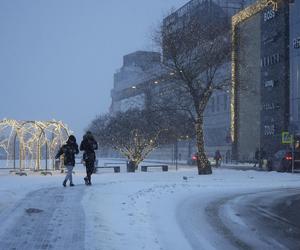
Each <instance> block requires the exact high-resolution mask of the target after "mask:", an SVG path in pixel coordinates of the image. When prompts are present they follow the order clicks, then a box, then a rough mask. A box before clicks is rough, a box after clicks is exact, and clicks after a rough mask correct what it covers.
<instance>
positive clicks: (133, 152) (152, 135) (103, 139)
mask: <svg viewBox="0 0 300 250" xmlns="http://www.w3.org/2000/svg"><path fill="white" fill-rule="evenodd" d="M179 116H180V117H178V118H177V119H176V120H172V119H168V118H167V117H165V114H163V113H162V112H152V111H149V110H138V109H132V110H128V111H126V112H120V113H117V114H116V115H114V116H110V115H103V116H99V117H97V118H96V119H95V120H93V121H92V122H91V124H90V126H89V130H91V131H92V132H93V134H94V135H95V137H96V139H97V141H98V143H99V145H100V146H102V147H111V148H113V149H114V150H116V151H119V152H120V153H121V154H122V155H123V156H124V157H126V158H127V159H128V161H129V162H131V163H132V164H134V167H135V169H136V168H137V167H138V164H139V163H140V162H142V161H143V160H144V159H145V158H146V157H147V156H148V155H149V154H150V153H151V152H152V151H153V150H154V149H155V148H156V147H157V146H158V145H160V144H165V143H169V142H170V141H173V140H174V139H175V138H174V137H176V136H181V135H183V134H184V135H189V134H188V133H189V131H191V129H190V128H188V127H186V126H189V125H190V124H191V123H190V122H184V121H187V119H186V118H183V115H182V114H179ZM181 120H182V121H183V122H181Z"/></svg>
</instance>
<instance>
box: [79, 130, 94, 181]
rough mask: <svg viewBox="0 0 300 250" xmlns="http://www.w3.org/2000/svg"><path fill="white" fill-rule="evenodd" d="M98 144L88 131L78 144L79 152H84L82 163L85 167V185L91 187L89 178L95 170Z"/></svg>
mask: <svg viewBox="0 0 300 250" xmlns="http://www.w3.org/2000/svg"><path fill="white" fill-rule="evenodd" d="M97 149H98V144H97V142H96V140H95V139H94V136H93V135H92V133H91V132H90V131H87V132H86V134H85V135H84V136H83V140H82V142H81V143H80V150H81V151H84V153H83V161H84V162H85V167H86V177H84V182H85V185H92V182H91V176H92V174H93V172H94V169H95V161H96V154H95V150H97Z"/></svg>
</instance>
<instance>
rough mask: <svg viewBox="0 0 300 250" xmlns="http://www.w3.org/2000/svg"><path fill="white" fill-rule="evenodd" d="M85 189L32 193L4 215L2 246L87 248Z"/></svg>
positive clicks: (16, 249)
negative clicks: (85, 240)
mask: <svg viewBox="0 0 300 250" xmlns="http://www.w3.org/2000/svg"><path fill="white" fill-rule="evenodd" d="M83 192H84V189H83V188H82V187H80V186H79V187H78V186H75V187H72V188H70V187H67V188H63V187H57V188H47V189H40V190H38V191H35V192H32V193H29V194H28V195H27V196H26V197H25V198H24V199H23V200H22V201H21V202H19V203H18V204H17V205H16V206H15V207H14V208H13V209H11V210H10V211H6V212H5V213H3V214H1V216H0V221H1V231H0V246H1V249H5V250H19V249H24V250H25V249H26V250H27V249H28V250H32V249H64V250H67V249H72V250H82V249H84V230H85V224H84V220H85V218H84V211H83V208H82V206H81V202H80V201H81V199H82V197H83Z"/></svg>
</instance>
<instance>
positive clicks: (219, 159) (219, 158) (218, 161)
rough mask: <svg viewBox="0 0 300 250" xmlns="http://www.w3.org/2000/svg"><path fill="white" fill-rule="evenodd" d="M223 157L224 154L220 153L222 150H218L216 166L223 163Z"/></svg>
mask: <svg viewBox="0 0 300 250" xmlns="http://www.w3.org/2000/svg"><path fill="white" fill-rule="evenodd" d="M221 159H222V155H221V153H220V150H217V151H216V152H215V161H216V167H219V166H220V165H221V163H220V161H221Z"/></svg>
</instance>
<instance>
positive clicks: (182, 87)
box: [155, 13, 231, 174]
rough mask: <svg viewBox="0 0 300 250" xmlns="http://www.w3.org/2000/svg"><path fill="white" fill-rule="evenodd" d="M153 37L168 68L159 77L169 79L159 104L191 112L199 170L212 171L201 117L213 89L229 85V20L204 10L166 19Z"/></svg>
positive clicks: (199, 171)
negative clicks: (206, 150)
mask: <svg viewBox="0 0 300 250" xmlns="http://www.w3.org/2000/svg"><path fill="white" fill-rule="evenodd" d="M155 40H156V42H158V43H159V46H160V48H161V50H162V51H163V67H164V69H165V70H166V72H167V73H165V74H164V75H163V76H162V77H161V79H164V80H165V81H167V82H168V83H167V84H164V87H162V92H161V93H160V96H161V101H160V103H159V104H158V106H159V105H160V106H163V108H164V109H170V110H172V109H173V110H175V109H176V110H180V111H181V112H184V113H187V114H188V115H189V116H190V118H191V120H192V122H193V124H194V128H195V134H196V144H197V150H198V161H197V163H198V164H197V165H198V173H199V174H211V173H212V170H211V166H210V162H209V161H208V159H207V156H206V154H205V150H204V133H203V117H204V111H205V108H206V106H207V104H208V101H209V99H210V97H211V96H212V94H213V92H214V91H215V90H224V89H226V88H228V86H229V84H230V81H231V75H230V55H231V41H230V25H229V20H228V18H226V17H224V16H216V15H213V16H210V15H208V14H207V13H204V14H203V15H190V16H189V17H188V18H186V19H184V20H181V21H179V22H177V23H175V24H174V23H171V24H168V23H167V22H166V21H165V22H164V23H163V25H162V27H161V28H160V30H159V32H158V36H156V37H155ZM170 96H173V98H170ZM166 103H168V105H166ZM161 104H163V105H161Z"/></svg>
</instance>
